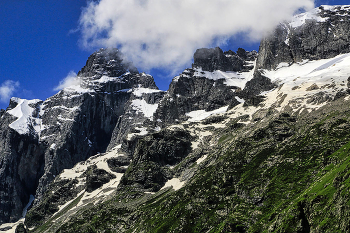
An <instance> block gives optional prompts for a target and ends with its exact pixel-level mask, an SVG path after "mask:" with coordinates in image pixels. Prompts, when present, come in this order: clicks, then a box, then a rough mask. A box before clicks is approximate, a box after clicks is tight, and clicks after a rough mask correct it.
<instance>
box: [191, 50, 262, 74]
mask: <svg viewBox="0 0 350 233" xmlns="http://www.w3.org/2000/svg"><path fill="white" fill-rule="evenodd" d="M256 55H257V52H256V51H252V52H247V51H245V50H244V49H242V48H239V49H238V51H237V53H235V52H233V51H231V50H229V51H226V52H223V51H222V49H221V48H219V47H216V48H209V49H208V48H201V49H197V50H196V52H195V53H194V55H193V60H194V63H193V64H192V68H194V69H195V68H201V69H202V70H203V71H209V72H213V71H215V70H221V71H224V72H226V71H244V70H245V71H246V70H249V69H252V66H247V64H246V61H254V60H255V57H256Z"/></svg>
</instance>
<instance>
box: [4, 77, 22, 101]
mask: <svg viewBox="0 0 350 233" xmlns="http://www.w3.org/2000/svg"><path fill="white" fill-rule="evenodd" d="M18 87H19V82H15V81H12V80H6V81H5V82H3V83H2V84H1V86H0V101H1V102H4V103H7V102H8V101H9V99H10V98H11V97H12V95H13V93H14V92H15V90H16V88H18Z"/></svg>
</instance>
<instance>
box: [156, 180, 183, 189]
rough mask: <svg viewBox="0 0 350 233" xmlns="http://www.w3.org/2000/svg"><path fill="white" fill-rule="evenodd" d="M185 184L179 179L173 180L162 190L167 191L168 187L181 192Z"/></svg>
mask: <svg viewBox="0 0 350 233" xmlns="http://www.w3.org/2000/svg"><path fill="white" fill-rule="evenodd" d="M184 184H185V181H180V179H179V178H173V179H171V180H168V181H167V182H166V183H165V185H164V186H163V187H162V188H161V189H160V190H162V189H165V188H166V187H172V188H173V189H174V190H179V189H180V188H182V187H183V186H184Z"/></svg>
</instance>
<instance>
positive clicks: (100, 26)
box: [79, 0, 314, 70]
mask: <svg viewBox="0 0 350 233" xmlns="http://www.w3.org/2000/svg"><path fill="white" fill-rule="evenodd" d="M313 7H314V1H313V0H293V1H285V0H100V1H91V2H90V3H89V4H88V5H87V7H86V8H84V9H83V11H82V13H81V16H80V21H79V22H80V31H81V42H82V45H83V46H84V47H86V48H91V47H101V46H102V47H118V48H119V49H120V50H121V51H122V52H123V53H124V54H126V56H128V57H129V59H132V60H133V62H134V63H135V64H136V66H137V67H138V68H141V69H146V70H147V69H151V68H167V69H169V70H174V69H177V68H180V67H182V66H183V65H185V64H188V62H189V61H191V59H192V55H193V53H194V51H195V50H196V49H197V48H201V47H208V46H212V45H213V43H217V44H216V45H220V43H224V42H225V39H228V38H230V37H231V36H234V35H235V34H237V33H242V32H244V33H247V34H248V38H249V39H250V40H259V39H261V37H262V36H263V35H264V34H265V33H266V32H268V31H270V30H272V29H273V28H274V27H275V26H276V25H277V24H278V23H279V22H281V21H283V20H288V19H290V18H291V16H292V15H293V13H295V12H296V11H298V10H300V9H305V10H309V9H311V8H313Z"/></svg>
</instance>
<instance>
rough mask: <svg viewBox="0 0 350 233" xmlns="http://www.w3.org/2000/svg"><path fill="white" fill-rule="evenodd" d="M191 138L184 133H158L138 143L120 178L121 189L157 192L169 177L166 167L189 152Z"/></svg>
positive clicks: (177, 131) (178, 160)
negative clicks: (126, 187)
mask: <svg viewBox="0 0 350 233" xmlns="http://www.w3.org/2000/svg"><path fill="white" fill-rule="evenodd" d="M191 139H192V137H191V135H190V133H189V132H187V131H185V130H180V129H175V130H162V131H160V132H158V133H154V134H151V135H149V136H146V137H144V138H143V139H141V140H139V141H138V143H137V147H136V149H135V152H134V157H133V160H132V163H131V164H130V166H129V167H128V169H127V171H126V173H125V175H124V176H123V177H122V180H121V185H120V189H123V187H125V186H133V187H135V188H140V189H147V190H150V191H158V190H159V189H160V188H161V187H162V186H163V185H164V184H165V182H166V181H167V180H168V179H170V178H171V176H172V174H171V172H169V170H168V168H167V166H169V165H175V164H177V163H179V162H180V161H181V160H182V159H183V158H185V157H186V156H187V155H188V154H189V153H190V152H191V150H192V148H191Z"/></svg>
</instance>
